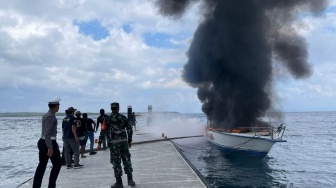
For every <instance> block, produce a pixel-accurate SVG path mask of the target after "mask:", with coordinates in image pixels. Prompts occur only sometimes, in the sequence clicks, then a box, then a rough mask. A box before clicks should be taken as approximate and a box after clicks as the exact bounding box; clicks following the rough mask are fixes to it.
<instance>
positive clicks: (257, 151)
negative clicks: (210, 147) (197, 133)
mask: <svg viewBox="0 0 336 188" xmlns="http://www.w3.org/2000/svg"><path fill="white" fill-rule="evenodd" d="M207 139H208V141H210V142H211V143H213V144H215V145H216V146H218V147H220V149H222V150H226V151H228V153H233V152H234V153H237V152H238V153H240V154H245V155H251V156H256V157H265V156H266V155H267V154H268V152H269V151H270V150H271V148H272V147H273V145H274V144H275V143H276V142H286V141H285V140H282V139H272V138H270V137H265V136H261V135H259V136H257V135H255V134H252V133H250V134H247V133H225V132H217V131H211V130H208V131H207Z"/></svg>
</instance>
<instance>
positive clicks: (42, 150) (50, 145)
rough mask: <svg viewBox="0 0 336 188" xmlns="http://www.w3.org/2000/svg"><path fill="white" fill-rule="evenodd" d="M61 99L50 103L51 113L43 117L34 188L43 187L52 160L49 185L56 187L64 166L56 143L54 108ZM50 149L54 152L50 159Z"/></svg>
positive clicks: (38, 143)
mask: <svg viewBox="0 0 336 188" xmlns="http://www.w3.org/2000/svg"><path fill="white" fill-rule="evenodd" d="M60 100H61V99H59V98H57V99H55V100H52V101H49V106H51V107H49V108H50V109H49V111H48V112H47V113H45V114H44V115H43V116H42V132H41V138H40V139H39V141H38V142H37V147H38V149H39V164H38V166H37V168H36V172H35V176H34V182H33V188H36V187H38V188H39V187H41V184H42V179H43V175H44V172H45V170H46V167H47V164H48V161H49V159H50V161H51V163H52V165H53V167H52V169H51V172H50V178H49V185H48V187H56V180H57V177H58V174H59V171H60V169H61V166H62V162H61V156H60V151H59V147H58V144H57V142H56V135H57V119H56V116H55V113H56V112H57V111H58V110H57V111H56V112H53V106H55V105H56V106H57V105H59V101H60ZM48 149H52V150H53V155H52V156H51V157H49V156H48V155H47V154H48Z"/></svg>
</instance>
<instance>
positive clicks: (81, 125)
mask: <svg viewBox="0 0 336 188" xmlns="http://www.w3.org/2000/svg"><path fill="white" fill-rule="evenodd" d="M81 115H82V113H81V112H80V111H79V110H78V111H76V125H77V136H78V139H79V145H80V153H81V158H86V156H85V155H84V152H85V145H86V140H85V138H86V134H87V132H86V126H85V121H84V119H83V118H81Z"/></svg>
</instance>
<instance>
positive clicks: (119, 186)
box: [111, 177, 124, 188]
mask: <svg viewBox="0 0 336 188" xmlns="http://www.w3.org/2000/svg"><path fill="white" fill-rule="evenodd" d="M116 180H117V181H116V183H115V184H114V185H112V186H111V188H123V187H124V185H123V183H122V179H121V177H116Z"/></svg>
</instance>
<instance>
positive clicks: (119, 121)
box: [107, 102, 135, 188]
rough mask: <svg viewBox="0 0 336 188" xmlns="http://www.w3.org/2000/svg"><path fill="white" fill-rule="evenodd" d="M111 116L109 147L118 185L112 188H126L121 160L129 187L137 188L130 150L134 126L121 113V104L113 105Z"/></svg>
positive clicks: (109, 121)
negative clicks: (135, 187) (122, 177)
mask: <svg viewBox="0 0 336 188" xmlns="http://www.w3.org/2000/svg"><path fill="white" fill-rule="evenodd" d="M111 110H112V113H111V115H110V116H109V117H108V118H107V127H108V136H109V147H110V154H111V158H110V161H111V163H112V165H113V169H114V176H115V177H116V183H115V184H114V185H112V186H111V188H120V187H124V186H123V183H122V179H121V176H122V168H121V160H122V161H123V165H124V171H125V174H127V180H128V185H130V186H135V182H134V181H133V176H132V172H133V168H132V162H131V154H130V152H129V148H130V147H131V146H132V134H133V130H132V126H131V125H130V124H129V122H128V119H127V118H126V116H124V115H122V114H120V113H119V103H117V102H113V103H111Z"/></svg>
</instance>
